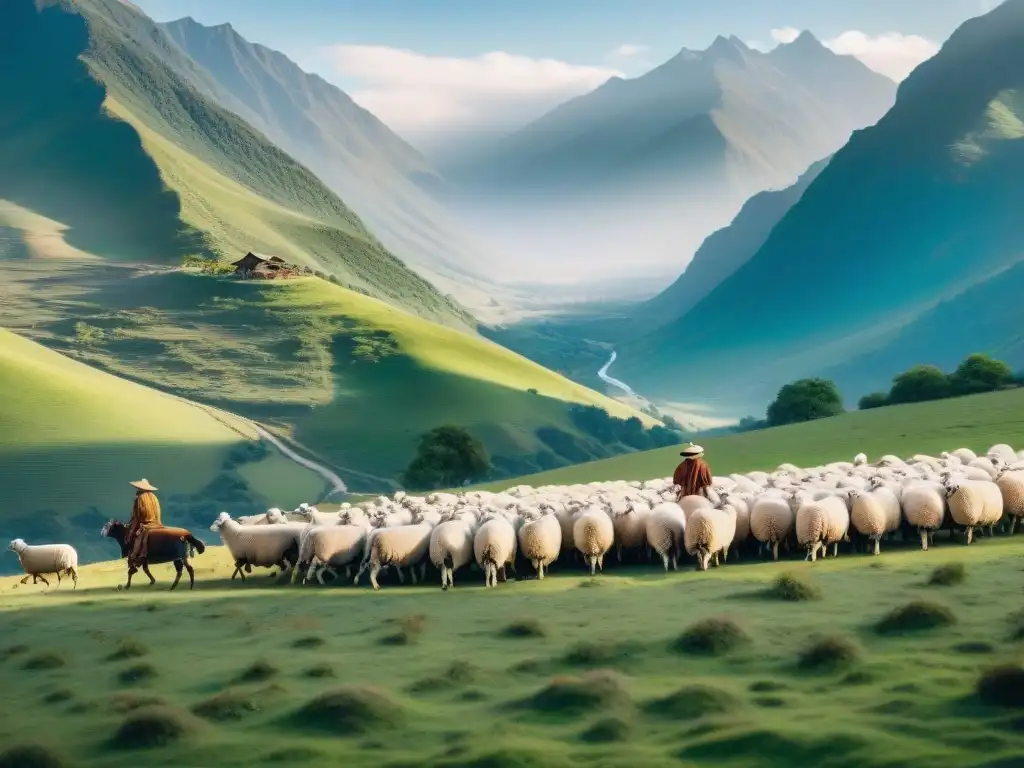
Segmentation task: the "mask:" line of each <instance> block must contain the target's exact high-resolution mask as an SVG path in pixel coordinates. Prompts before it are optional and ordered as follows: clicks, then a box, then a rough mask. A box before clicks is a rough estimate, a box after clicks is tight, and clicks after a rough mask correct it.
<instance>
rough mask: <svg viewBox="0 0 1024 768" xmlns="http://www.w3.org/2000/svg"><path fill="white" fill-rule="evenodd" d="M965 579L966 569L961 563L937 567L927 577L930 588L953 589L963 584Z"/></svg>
mask: <svg viewBox="0 0 1024 768" xmlns="http://www.w3.org/2000/svg"><path fill="white" fill-rule="evenodd" d="M965 578H967V569H966V568H964V564H963V563H949V564H947V565H940V566H937V567H936V568H935V569H934V570H933V571H932V572H931V574H929V576H928V582H927V583H928V585H929V586H932V587H955V586H956V585H957V584H963V583H964V579H965Z"/></svg>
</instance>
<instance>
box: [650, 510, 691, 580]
mask: <svg viewBox="0 0 1024 768" xmlns="http://www.w3.org/2000/svg"><path fill="white" fill-rule="evenodd" d="M646 533H647V543H648V544H649V545H650V547H651V549H653V550H654V551H655V552H657V553H658V554H659V555H660V556H661V561H662V563H663V565H664V566H665V570H666V571H667V570H668V569H669V566H671V567H672V570H676V569H677V568H678V567H679V556H680V554H681V553H682V550H683V546H684V545H685V541H686V515H685V514H684V513H683V509H682V507H680V506H679V505H678V504H677V503H676V502H674V501H666V502H663V503H661V504H658V505H657V506H656V507H654V508H653V509H652V510H651V512H650V514H649V515H648V516H647V525H646Z"/></svg>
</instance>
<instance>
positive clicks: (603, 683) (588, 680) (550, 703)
mask: <svg viewBox="0 0 1024 768" xmlns="http://www.w3.org/2000/svg"><path fill="white" fill-rule="evenodd" d="M522 705H523V707H524V708H526V709H530V710H533V711H535V712H540V713H544V714H547V715H563V716H568V717H578V716H581V715H586V714H589V713H594V712H604V711H608V710H611V709H631V708H632V706H633V701H632V698H631V697H630V695H629V691H628V690H627V689H626V683H625V680H624V679H623V678H622V676H621V675H619V674H618V673H617V672H614V671H612V670H608V669H595V670H593V671H591V672H587V673H586V674H584V675H582V676H580V677H574V676H569V675H560V676H558V677H554V678H552V679H551V680H550V681H549V682H548V684H547V685H545V686H544V687H543V688H541V689H540V690H539V691H537V692H536V693H535V694H533V695H532V696H530V697H528V698H527V699H525V700H524V701H523V702H522Z"/></svg>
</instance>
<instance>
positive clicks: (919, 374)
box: [889, 365, 953, 404]
mask: <svg viewBox="0 0 1024 768" xmlns="http://www.w3.org/2000/svg"><path fill="white" fill-rule="evenodd" d="M952 393H953V390H952V387H951V386H950V383H949V376H947V375H946V374H945V373H943V372H942V370H941V369H939V368H936V367H935V366H934V365H915V366H914V367H913V368H911V369H910V370H909V371H904V372H903V373H901V374H899V375H898V376H897V377H896V378H894V379H893V380H892V389H890V390H889V402H890V403H893V404H895V403H923V402H924V401H926V400H941V399H942V398H944V397H949V396H950V395H951V394H952Z"/></svg>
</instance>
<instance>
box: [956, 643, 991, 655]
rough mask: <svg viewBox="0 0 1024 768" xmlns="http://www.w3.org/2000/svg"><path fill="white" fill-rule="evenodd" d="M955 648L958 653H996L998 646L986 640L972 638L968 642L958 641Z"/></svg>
mask: <svg viewBox="0 0 1024 768" xmlns="http://www.w3.org/2000/svg"><path fill="white" fill-rule="evenodd" d="M953 650H954V651H956V652H957V653H972V654H973V653H995V650H996V647H995V646H994V645H992V643H986V642H985V641H984V640H970V641H968V642H966V643H957V644H956V645H954V646H953Z"/></svg>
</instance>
